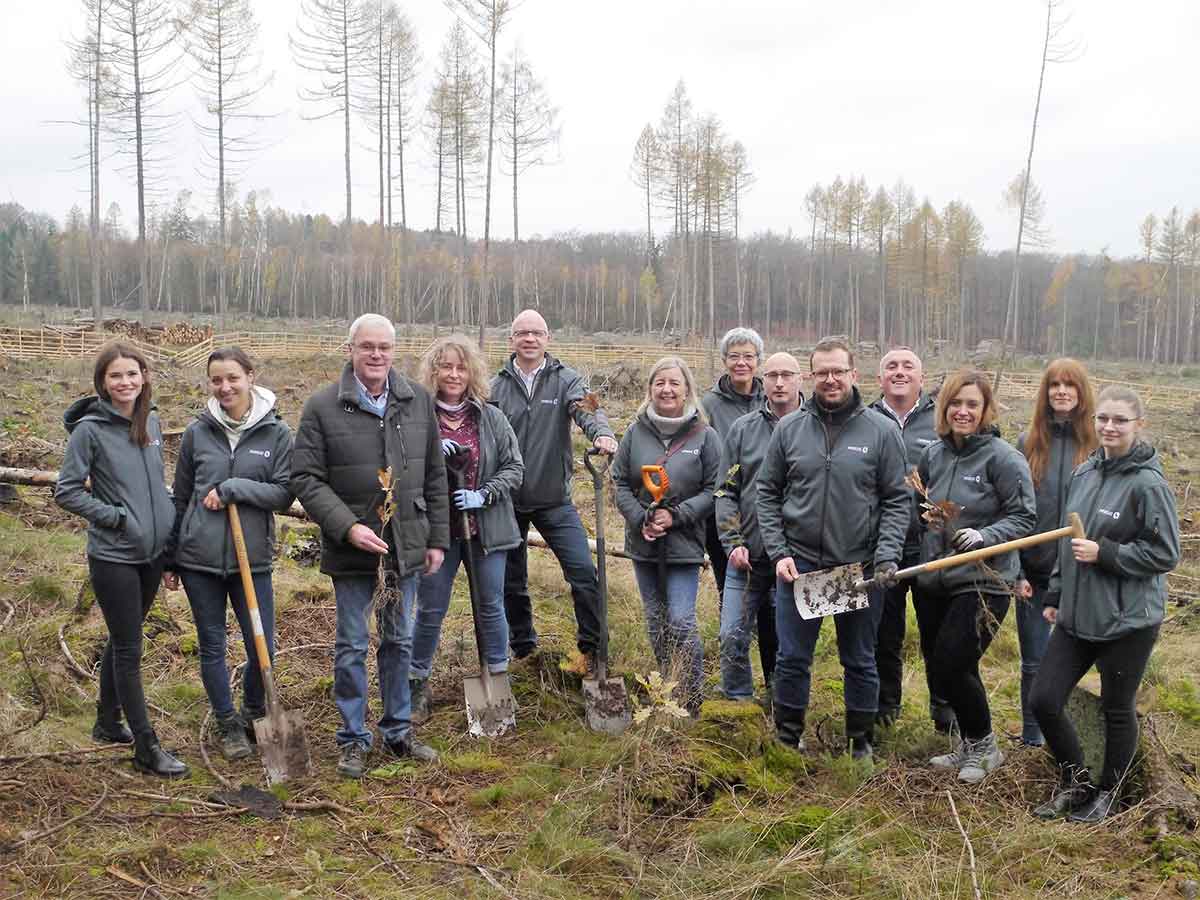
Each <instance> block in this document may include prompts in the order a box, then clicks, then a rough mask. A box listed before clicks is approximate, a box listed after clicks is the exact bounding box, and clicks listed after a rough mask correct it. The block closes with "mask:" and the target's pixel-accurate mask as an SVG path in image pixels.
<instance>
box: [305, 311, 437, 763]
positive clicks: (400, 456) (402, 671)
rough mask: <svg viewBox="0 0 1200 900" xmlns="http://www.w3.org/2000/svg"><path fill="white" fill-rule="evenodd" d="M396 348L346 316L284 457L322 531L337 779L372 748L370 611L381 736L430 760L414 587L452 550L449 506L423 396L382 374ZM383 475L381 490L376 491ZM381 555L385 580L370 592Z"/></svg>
mask: <svg viewBox="0 0 1200 900" xmlns="http://www.w3.org/2000/svg"><path fill="white" fill-rule="evenodd" d="M395 350H396V330H395V328H394V327H393V326H392V323H391V322H390V321H389V320H388V319H386V318H384V317H383V316H379V315H375V314H373V313H368V314H366V315H363V316H359V317H358V318H357V319H355V320H354V324H352V325H351V326H350V351H349V353H350V358H349V361H348V362H347V363H346V366H345V368H344V369H343V370H342V374H341V377H340V378H339V379H338V381H337V382H335V383H334V384H331V385H329V386H327V387H325V388H322V389H321V390H320V391H318V392H317V393H315V394H313V396H311V397H310V398H309V399H308V401H307V402H306V403H305V404H304V411H303V413H301V416H300V427H299V429H298V430H297V431H296V445H295V449H294V450H293V451H292V478H291V486H292V489H293V491H294V492H295V494H296V496H297V497H298V498H299V500H300V502H301V503H302V504H303V505H304V509H305V511H306V512H307V513H308V515H309V517H310V518H311V519H312V520H313V521H315V522H316V523H317V524H318V525H320V526H321V571H322V572H324V573H325V574H327V575H329V576H330V577H331V578H332V579H333V591H334V596H335V598H336V603H337V637H336V640H335V645H334V646H335V653H334V664H333V697H334V702H335V703H336V704H337V708H338V712H339V713H341V716H342V727H341V728H340V729H339V730H338V733H337V743H338V747H339V748H340V751H341V756H340V759H339V761H338V772H339V773H340V774H341V775H343V776H345V777H347V778H361V777H362V775H363V772H364V771H365V768H366V756H367V754H368V753H369V751H370V749H371V744H372V734H371V731H370V730H369V729H368V728H367V725H366V713H367V649H368V647H369V639H368V631H367V615H368V613H369V612H370V610H371V608H372V606H373V605H374V607H375V619H376V624H377V626H378V627H377V631H378V637H379V650H378V653H377V655H376V660H377V663H378V667H379V691H380V693H381V694H382V700H383V716H382V717H381V718H380V720H379V734H380V737H381V738H382V740H383V743H384V745H385V746H386V748H387V749H388V750H389V751H391V752H392V753H393V754H395V755H396V756H402V757H411V758H414V759H418V760H421V761H426V762H428V761H433V760H436V759H437V753H436V752H434V750H433V749H432V748H430V747H427V746H426V745H425V744H422V743H420V742H419V741H417V740H416V738H415V737H414V736H413V733H412V722H411V715H412V711H411V696H410V694H409V685H408V670H409V664H410V662H411V658H412V626H413V620H414V617H415V611H416V602H417V586H418V582H419V579H420V576H421V574H422V573H424V574H427V575H431V574H433V573H434V572H436V571H437V570H438V568H439V567H440V566H441V564H442V556H443V553H444V552H445V550H446V548H447V547H449V545H450V500H449V491H448V490H447V487H446V467H445V464H444V462H443V460H442V449H441V440H440V437H439V434H438V425H437V416H436V413H435V411H434V404H433V398H432V397H431V396H430V395H429V392H428V391H426V390H425V389H424V388H423V387H421V386H420V385H418V384H417V383H415V382H413V381H410V380H409V379H407V378H405V377H404V376H403V375H401V374H400V373H399V372H397V371H396V370H395V369H393V368H392V359H393V357H394V356H395ZM385 471H390V473H391V488H390V490H384V489H383V486H382V483H381V479H382V476H381V474H380V473H381V472H385ZM389 498H390V501H391V503H392V504H394V512H393V514H392V516H391V518H390V520H389V521H388V522H387V524H386V526H385V525H384V523H383V522H382V520H381V515H380V510H381V508H382V507H383V506H384V503H385V501H386V500H388V499H389ZM381 557H383V558H384V570H385V572H386V575H385V580H384V584H383V585H378V584H377V581H378V573H379V563H380V558H381ZM380 588H382V589H383V591H382V596H381V597H379V598H377V597H376V594H377V592H379V589H380Z"/></svg>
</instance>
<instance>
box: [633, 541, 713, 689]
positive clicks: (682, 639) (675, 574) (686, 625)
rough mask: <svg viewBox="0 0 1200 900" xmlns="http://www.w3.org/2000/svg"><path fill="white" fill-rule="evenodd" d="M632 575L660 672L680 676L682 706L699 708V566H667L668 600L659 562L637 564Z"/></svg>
mask: <svg viewBox="0 0 1200 900" xmlns="http://www.w3.org/2000/svg"><path fill="white" fill-rule="evenodd" d="M633 574H634V576H635V577H636V578H637V584H638V590H639V591H640V592H641V594H642V609H643V610H644V611H645V614H646V634H647V635H648V636H649V638H650V648H651V649H652V650H653V651H654V659H655V661H656V662H657V663H658V670H659V672H661V673H662V675H663V677H664V678H668V679H669V678H670V673H672V672H677V673H678V675H679V682H680V685H681V687H682V689H683V690H682V692H681V693H682V697H683V705H684V706H686V707H688V708H689V709H696V708H698V707H699V706H700V701H701V700H702V699H703V696H704V690H703V685H704V647H703V646H702V645H701V643H700V626H699V625H698V624H697V622H696V591H697V590H699V588H700V566H699V565H698V564H684V565H668V566H667V596H666V597H661V596H659V590H658V563H656V562H637V561H635V562H634V564H633Z"/></svg>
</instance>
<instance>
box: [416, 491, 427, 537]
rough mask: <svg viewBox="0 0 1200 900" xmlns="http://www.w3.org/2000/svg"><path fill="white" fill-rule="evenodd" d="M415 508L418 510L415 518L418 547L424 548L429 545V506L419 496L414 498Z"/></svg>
mask: <svg viewBox="0 0 1200 900" xmlns="http://www.w3.org/2000/svg"><path fill="white" fill-rule="evenodd" d="M413 506H414V507H416V510H417V514H416V516H415V517H414V523H415V525H416V537H417V541H416V546H418V547H421V548H424V547H426V546H428V544H429V504H428V502H426V500H425V498H424V497H423V496H422V495H420V494H418V495H416V496H415V497H413Z"/></svg>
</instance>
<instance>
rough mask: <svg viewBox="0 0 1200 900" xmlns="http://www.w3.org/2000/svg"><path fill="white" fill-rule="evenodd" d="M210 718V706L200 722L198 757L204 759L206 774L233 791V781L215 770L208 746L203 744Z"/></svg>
mask: <svg viewBox="0 0 1200 900" xmlns="http://www.w3.org/2000/svg"><path fill="white" fill-rule="evenodd" d="M211 718H212V709H211V708H210V709H209V710H208V712H206V713H205V714H204V721H203V722H201V723H200V758H201V759H202V760H204V768H206V769H208V774H210V775H212V777H213V778H215V779H217V781H219V782H221V785H222V787H224V788H225V789H226V790H229V791H233V790H236V788H235V787H234V785H233V782H232V781H230V780H229V779H228V778H226V777H225V776H224V775H222V774H221V773H220V772H218V771H217V769H216V767H215V766H214V765H213V764H212V760H211V759H209V758H208V748H206V747H205V746H204V738H205V736H206V735H207V734H208V723H209V720H210V719H211Z"/></svg>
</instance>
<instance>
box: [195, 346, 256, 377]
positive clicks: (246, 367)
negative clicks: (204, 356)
mask: <svg viewBox="0 0 1200 900" xmlns="http://www.w3.org/2000/svg"><path fill="white" fill-rule="evenodd" d="M215 362H235V363H237V364H238V365H239V366H241V367H242V371H243V372H245V373H246V374H247V375H250V374H252V373H253V372H254V360H252V359H251V358H250V356H249V354H248V353H246V351H245V350H243V349H242V348H241V347H218V348H217V349H216V350H214V351H213V352H212V353H210V354H208V362H206V363H205V364H204V369H205V371H208V369H209V367H210V366H212V364H213V363H215Z"/></svg>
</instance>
